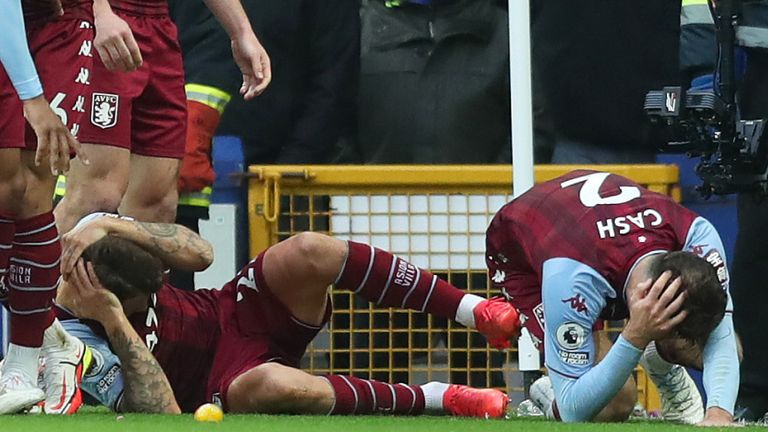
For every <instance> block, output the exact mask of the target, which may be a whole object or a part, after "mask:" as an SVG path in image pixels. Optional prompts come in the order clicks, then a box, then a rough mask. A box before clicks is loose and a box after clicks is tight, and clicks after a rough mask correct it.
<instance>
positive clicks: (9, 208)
mask: <svg viewBox="0 0 768 432" xmlns="http://www.w3.org/2000/svg"><path fill="white" fill-rule="evenodd" d="M20 155H21V151H20V150H19V149H18V148H3V149H0V288H2V296H3V297H4V298H6V299H7V298H8V295H9V294H10V293H9V292H8V291H6V290H10V289H12V288H11V287H10V271H9V261H10V258H11V255H12V253H13V243H14V240H15V235H16V225H17V220H18V219H19V213H20V212H21V210H22V201H23V199H24V191H25V189H26V181H25V179H26V177H25V176H24V171H23V169H22V167H21V156H20ZM9 306H10V305H9ZM28 342H29V341H28V340H24V339H22V340H20V339H19V337H18V336H16V337H15V338H12V340H11V344H10V346H9V349H8V353H7V354H6V358H5V361H4V362H3V366H2V369H0V413H2V414H8V413H14V412H17V411H19V410H20V409H23V408H26V407H29V406H30V405H32V404H35V403H37V402H39V401H40V400H42V399H43V397H44V394H43V392H42V390H40V389H38V388H37V379H36V378H37V374H36V372H35V370H36V368H37V362H38V356H39V351H40V344H37V345H36V346H35V343H34V342H35V341H32V343H28Z"/></svg>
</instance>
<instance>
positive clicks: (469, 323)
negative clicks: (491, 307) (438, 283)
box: [455, 294, 485, 329]
mask: <svg viewBox="0 0 768 432" xmlns="http://www.w3.org/2000/svg"><path fill="white" fill-rule="evenodd" d="M484 300H485V299H484V298H482V297H480V296H476V295H474V294H465V295H464V297H462V298H461V302H459V308H458V309H456V320H455V321H456V322H457V323H459V324H461V325H463V326H464V327H467V328H472V329H473V328H475V308H476V307H477V305H479V304H480V303H482V302H483V301H484Z"/></svg>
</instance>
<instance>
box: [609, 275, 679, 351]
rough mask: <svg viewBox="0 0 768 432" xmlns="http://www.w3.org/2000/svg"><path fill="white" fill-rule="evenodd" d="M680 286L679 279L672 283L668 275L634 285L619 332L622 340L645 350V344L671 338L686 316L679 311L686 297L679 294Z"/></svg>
mask: <svg viewBox="0 0 768 432" xmlns="http://www.w3.org/2000/svg"><path fill="white" fill-rule="evenodd" d="M670 281H671V282H670ZM667 284H669V285H668V286H667ZM681 284H682V280H681V279H680V277H677V278H675V279H674V280H672V273H671V272H669V271H666V272H664V273H662V274H661V276H659V277H658V278H657V279H656V280H655V281H652V280H650V279H649V280H647V281H645V282H641V283H640V284H638V285H637V286H636V287H635V288H634V289H633V290H632V292H631V293H630V298H629V321H628V322H627V325H626V326H625V327H624V330H623V331H622V335H623V336H624V338H625V339H627V341H629V342H630V343H631V344H632V345H634V346H635V347H637V348H639V349H645V346H646V345H648V343H649V342H651V341H654V340H657V339H662V338H664V337H666V336H669V335H670V334H672V333H673V332H674V330H675V327H677V325H678V324H680V323H681V322H683V320H684V319H685V317H686V316H687V315H688V312H687V311H686V310H684V309H683V302H684V301H685V297H686V293H685V292H680V286H681ZM665 287H666V288H665Z"/></svg>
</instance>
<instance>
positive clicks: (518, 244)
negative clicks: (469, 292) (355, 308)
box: [486, 171, 739, 425]
mask: <svg viewBox="0 0 768 432" xmlns="http://www.w3.org/2000/svg"><path fill="white" fill-rule="evenodd" d="M486 242H487V250H486V257H487V264H488V268H489V274H490V275H491V279H492V281H493V282H494V284H495V285H496V286H497V287H499V288H501V289H502V290H503V292H504V294H505V295H506V296H507V298H508V299H509V301H510V303H511V304H513V305H515V307H516V308H517V309H518V311H519V313H520V316H521V317H522V318H523V319H524V325H525V327H526V328H527V329H528V331H529V332H530V333H531V335H532V337H533V338H534V343H536V344H537V345H538V347H539V348H540V349H541V350H543V351H544V352H545V354H546V360H545V362H546V366H547V370H548V372H549V376H548V377H546V378H543V379H541V380H540V381H537V382H536V383H534V384H533V385H532V387H531V398H532V399H533V400H534V402H536V403H537V404H538V405H539V406H540V407H541V408H542V409H543V410H544V411H545V412H547V414H548V415H549V416H550V417H555V418H560V419H562V420H563V421H566V422H576V421H590V420H593V421H622V420H626V419H627V417H628V416H629V414H630V413H631V411H632V409H633V406H634V404H635V401H636V400H637V395H636V391H637V390H636V386H635V383H634V379H633V378H632V371H633V370H634V368H635V366H637V364H638V362H640V364H641V365H642V366H643V367H644V368H645V370H646V371H647V372H648V373H649V375H650V376H651V378H652V380H653V381H654V383H655V384H656V386H657V387H658V388H659V390H660V393H661V396H662V408H663V409H662V411H663V414H664V416H665V417H666V418H667V419H673V420H680V421H685V422H688V423H699V422H702V419H703V423H702V424H705V425H727V424H730V423H731V422H732V413H733V409H734V404H735V399H736V393H737V390H738V384H739V359H738V354H737V342H736V335H735V333H734V330H733V321H732V316H731V315H732V310H733V306H732V303H731V300H730V296H729V294H728V273H727V268H726V263H725V254H724V252H723V245H722V242H721V241H720V238H719V236H718V234H717V232H716V231H715V229H714V227H713V226H712V225H711V224H710V223H709V222H708V221H707V220H705V219H704V218H702V217H700V216H698V215H696V214H695V213H693V212H691V211H689V210H687V209H685V208H683V207H682V206H680V205H678V204H677V203H675V202H674V201H673V200H672V199H670V198H669V197H666V196H664V195H661V194H658V193H654V192H651V191H649V190H647V189H644V188H642V187H640V186H639V185H637V184H636V183H634V182H632V181H630V180H628V179H626V178H624V177H621V176H618V175H613V174H608V173H604V172H594V171H575V172H572V173H569V174H566V175H565V176H562V177H559V178H556V179H554V180H551V181H548V182H545V183H542V184H539V185H536V186H534V187H533V189H531V190H530V191H528V192H527V193H525V194H523V195H521V196H520V197H518V198H517V199H515V200H513V201H512V202H510V203H508V204H507V205H506V206H504V207H503V208H502V209H501V210H499V212H498V213H497V214H496V216H495V217H494V219H493V221H492V222H491V225H490V227H489V228H488V231H487V235H486ZM625 318H629V321H628V322H627V324H626V326H625V327H624V330H623V331H622V333H621V335H620V336H619V338H618V339H617V340H616V342H615V344H613V345H611V342H610V341H609V340H608V338H607V336H606V335H605V333H604V332H602V331H596V330H597V328H599V327H600V325H599V324H600V323H601V321H600V320H601V319H608V320H617V319H622V320H623V319H625ZM679 365H685V366H690V367H693V368H697V369H700V370H701V369H703V371H704V388H705V389H706V391H707V396H708V399H707V409H706V416H705V415H704V409H703V406H702V402H701V397H700V395H699V393H698V391H697V390H696V387H695V385H694V384H693V381H692V380H691V378H690V377H689V376H688V374H687V372H686V371H685V369H684V368H682V367H681V366H679ZM550 381H551V383H550ZM553 390H554V391H553Z"/></svg>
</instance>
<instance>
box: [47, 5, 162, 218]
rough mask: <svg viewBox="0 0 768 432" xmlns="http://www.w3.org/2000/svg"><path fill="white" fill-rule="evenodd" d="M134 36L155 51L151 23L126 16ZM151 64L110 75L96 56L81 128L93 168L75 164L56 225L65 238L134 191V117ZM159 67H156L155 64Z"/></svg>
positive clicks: (114, 209) (142, 46) (145, 48)
mask: <svg viewBox="0 0 768 432" xmlns="http://www.w3.org/2000/svg"><path fill="white" fill-rule="evenodd" d="M120 16H121V18H123V19H124V20H125V21H126V22H127V23H128V25H129V26H130V27H131V30H132V31H133V35H134V37H135V38H136V42H137V43H138V44H139V49H140V50H141V51H142V54H145V53H147V52H149V51H151V44H152V38H153V34H152V29H151V28H150V27H148V26H147V25H146V23H145V22H144V21H145V19H144V18H141V17H136V16H132V15H125V14H122V15H120ZM150 65H151V61H149V60H148V59H147V58H146V57H145V61H144V63H143V64H142V65H141V66H140V67H139V68H138V69H137V70H135V71H133V72H129V73H122V72H110V71H109V70H107V69H106V67H105V66H104V64H103V62H102V61H101V59H100V58H99V56H98V55H96V54H95V53H94V60H93V73H92V74H91V78H90V81H91V85H90V92H91V94H90V96H89V97H88V98H87V101H86V102H87V105H86V107H87V109H86V112H87V116H88V118H87V119H85V120H84V121H83V124H82V125H81V128H80V135H79V138H80V142H81V143H83V149H84V150H85V151H86V152H88V153H87V154H88V155H89V159H90V165H87V166H86V165H83V164H82V163H79V161H75V162H74V163H73V164H72V166H71V168H70V172H69V173H68V174H67V192H66V194H65V195H64V198H63V199H62V200H61V202H60V203H59V204H58V205H57V206H56V222H57V224H58V226H59V230H60V231H61V232H62V233H65V232H67V231H69V230H70V229H72V228H73V227H74V226H75V224H77V222H78V221H79V220H80V219H81V218H82V217H83V216H85V215H88V214H90V213H93V212H95V211H106V212H117V210H118V208H119V207H120V204H121V201H122V199H123V195H124V194H125V193H126V191H127V189H128V182H129V180H128V179H129V175H130V174H131V167H130V164H131V155H132V153H133V150H134V144H135V143H134V138H135V137H134V133H133V132H134V130H133V129H134V123H135V120H136V119H135V118H134V114H135V113H134V112H135V110H136V109H137V107H138V106H141V104H142V102H141V98H142V97H143V95H144V94H145V92H146V90H147V88H148V87H149V82H150V80H151V79H152V74H153V70H152V67H150ZM152 66H154V65H152Z"/></svg>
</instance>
